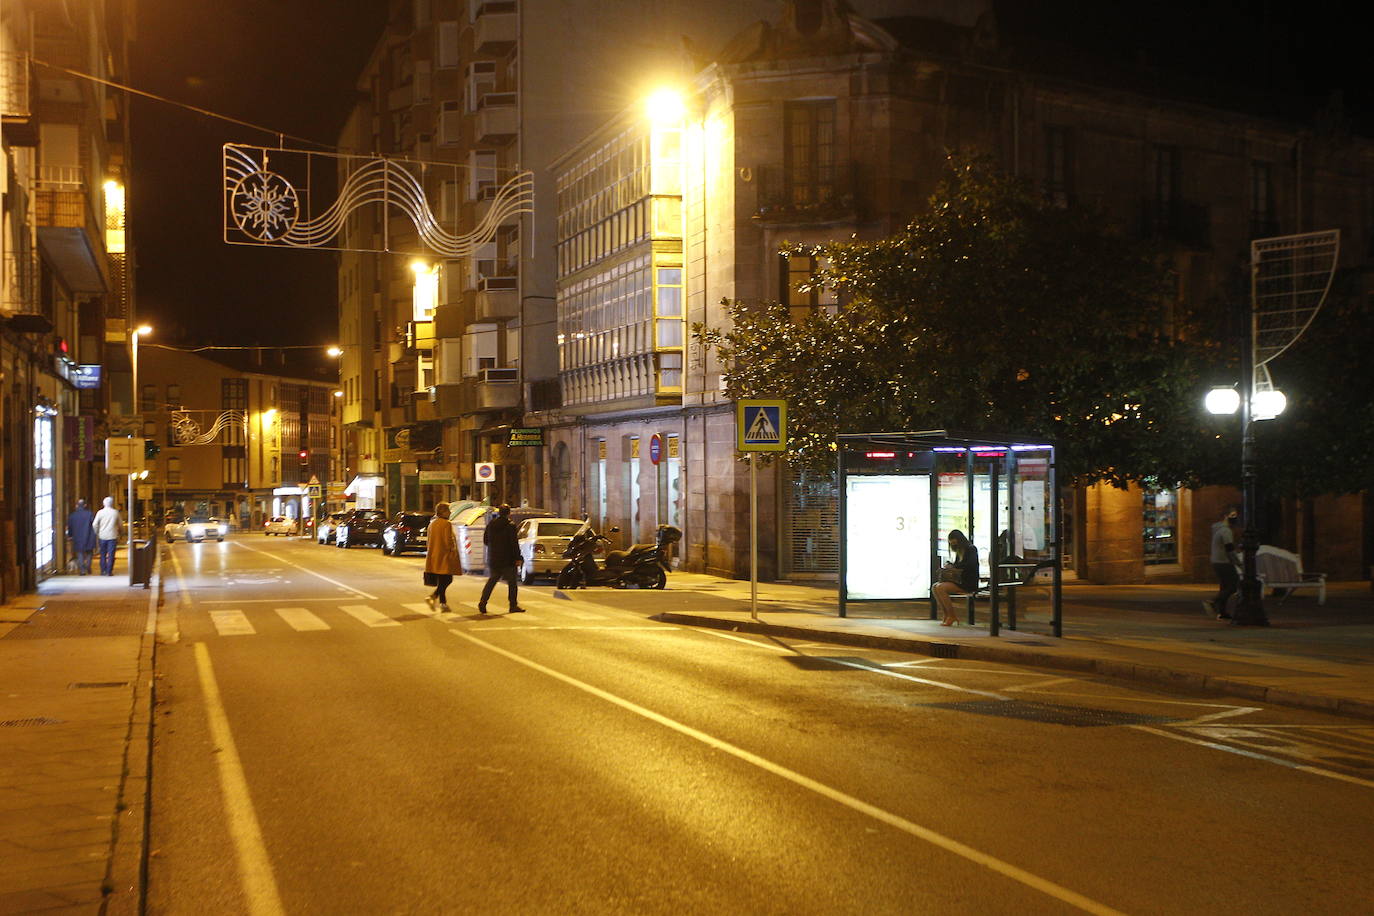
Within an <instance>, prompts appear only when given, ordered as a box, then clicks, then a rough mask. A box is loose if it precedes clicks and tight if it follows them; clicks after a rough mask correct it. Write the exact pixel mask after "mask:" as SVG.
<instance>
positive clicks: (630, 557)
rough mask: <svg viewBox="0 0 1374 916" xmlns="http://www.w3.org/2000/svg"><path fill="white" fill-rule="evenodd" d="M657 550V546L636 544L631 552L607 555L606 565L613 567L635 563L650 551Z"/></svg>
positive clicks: (614, 551)
mask: <svg viewBox="0 0 1374 916" xmlns="http://www.w3.org/2000/svg"><path fill="white" fill-rule="evenodd" d="M657 549H658V547H657V545H655V544H635V545H633V546H632V547H630V549H629V550H612V551H611V552H610V553H608V554H606V563H607V565H612V566H621V565H623V564H626V563H633V562H635V561H636V560H638V559H639V558H640V557H641V556H643V555H644V554H646V553H648V552H649V551H651V550H657Z"/></svg>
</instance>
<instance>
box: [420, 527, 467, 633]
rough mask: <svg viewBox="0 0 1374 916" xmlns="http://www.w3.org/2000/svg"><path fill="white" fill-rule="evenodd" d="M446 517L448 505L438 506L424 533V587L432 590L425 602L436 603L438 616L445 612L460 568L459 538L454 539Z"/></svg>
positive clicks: (430, 604) (432, 605) (431, 604)
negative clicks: (449, 594) (449, 588)
mask: <svg viewBox="0 0 1374 916" xmlns="http://www.w3.org/2000/svg"><path fill="white" fill-rule="evenodd" d="M448 516H449V505H448V503H439V504H437V505H436V506H435V507H434V518H432V519H430V520H429V527H428V528H427V529H426V532H425V542H426V543H425V584H426V585H431V586H433V587H434V591H432V592H430V594H429V597H427V598H425V600H426V601H428V602H429V606H430V607H434V605H435V604H436V603H437V604H438V605H439V613H441V614H447V613H448V610H449V608H448V587H449V585H451V584H452V583H453V577H454V576H455V575H457V574H458V573H460V572H462V569H463V567H462V566H461V565H460V563H459V560H458V539H457V538H456V537H454V536H453V523H452V522H450V521H449V520H448Z"/></svg>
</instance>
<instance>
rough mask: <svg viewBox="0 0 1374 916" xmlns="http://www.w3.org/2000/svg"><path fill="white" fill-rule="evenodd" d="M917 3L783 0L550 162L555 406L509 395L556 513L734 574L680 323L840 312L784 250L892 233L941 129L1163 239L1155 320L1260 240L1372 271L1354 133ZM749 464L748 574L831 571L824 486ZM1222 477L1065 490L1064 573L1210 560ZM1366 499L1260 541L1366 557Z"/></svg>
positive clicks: (1301, 507)
mask: <svg viewBox="0 0 1374 916" xmlns="http://www.w3.org/2000/svg"><path fill="white" fill-rule="evenodd" d="M918 6H923V5H918ZM931 6H932V8H934V7H935V6H937V5H931ZM938 6H943V7H948V8H949V9H948V10H946V11H945V14H944V15H943V16H941V17H935V16H933V15H932V16H928V17H920V16H911V15H907V16H897V17H891V16H888V17H884V16H881V15H878V14H876V13H875V14H872V15H871V16H870V17H865V16H863V15H860V14H859V13H858V12H855V11H854V8H853V7H859V8H860V11H861V12H862V9H861V8H862V4H853V5H848V4H843V3H839V2H834V0H795V2H788V3H786V4H784V13H783V16H782V18H781V20H780V21H778V22H776V23H773V24H769V23H756V24H755V25H753V26H750V27H748V28H746V29H745V30H743V31H742V32H740V33H739V34H737V35H736V37H735V38H734V39H733V40H732V41H731V42H729V43H728V44H727V45H726V46H725V47H724V49H723V50H722V51H721V52H720V53H719V54H718V55H716V56H715V57H714V58H713V59H708V60H702V61H698V63H699V64H701V65H702V66H701V67H700V68H699V69H697V70H696V72H695V74H694V75H692V76H691V77H690V78H687V79H685V80H684V81H683V82H682V83H681V84H680V86H681V88H682V90H683V92H682V99H683V103H682V104H683V107H682V109H681V111H680V112H679V113H678V115H677V118H678V120H677V121H676V122H674V123H672V124H671V125H665V124H664V123H662V122H658V123H655V122H654V121H653V119H652V118H651V116H650V114H649V113H648V112H646V111H645V109H644V108H643V107H642V106H641V105H639V104H634V105H629V106H627V107H626V108H625V109H624V111H623V112H622V113H621V114H620V115H619V116H618V117H615V118H612V119H608V121H607V122H605V123H604V124H603V125H601V126H600V127H599V128H598V129H597V130H595V131H589V132H587V134H586V135H585V136H584V137H583V138H582V139H581V140H580V141H579V142H577V143H575V144H573V145H571V146H570V147H569V148H568V149H567V150H566V151H565V152H564V153H563V154H562V156H561V157H560V158H559V159H558V160H557V161H556V162H554V163H553V168H552V173H553V174H552V176H551V177H552V179H553V180H554V181H555V182H556V185H557V191H558V224H557V228H556V234H555V236H554V242H555V243H556V244H557V260H556V264H557V267H558V279H557V294H556V295H557V320H558V325H557V333H558V338H557V343H558V347H559V352H560V357H561V365H560V374H559V379H560V383H561V391H560V401H561V403H559V404H558V405H557V406H550V405H547V404H544V403H531V404H529V405H528V407H529V411H528V412H527V414H526V417H525V421H524V422H525V424H526V425H528V426H541V427H544V428H545V440H546V442H547V451H548V457H547V462H548V463H547V464H546V465H545V467H544V468H543V469H542V470H543V478H544V489H543V491H542V492H543V494H544V496H543V499H544V501H546V502H547V503H548V504H549V505H550V507H551V508H555V509H557V510H559V511H560V512H566V513H571V514H581V513H583V512H585V513H586V514H588V515H589V516H590V517H592V518H593V519H595V520H600V521H601V523H602V524H604V525H610V524H615V525H618V526H620V527H622V528H623V529H625V531H626V533H627V535H628V536H631V537H635V538H639V539H643V538H645V537H646V536H647V533H648V532H649V531H651V530H652V526H653V524H654V523H656V522H660V521H673V522H674V523H678V524H680V526H681V527H683V528H684V531H685V537H684V539H683V542H682V548H681V550H682V555H683V558H684V563H685V564H686V565H687V566H688V567H689V568H693V569H701V570H707V571H711V572H719V573H724V574H732V575H742V574H746V573H747V570H748V566H747V543H748V542H747V521H748V520H747V492H748V491H747V475H746V474H745V472H744V468H745V465H743V464H742V463H741V462H739V461H738V460H737V457H736V453H735V450H734V435H735V434H734V416H733V409H732V405H731V404H729V403H727V401H726V399H725V397H724V395H723V393H722V391H721V383H720V371H721V367H720V366H719V365H718V364H717V362H716V361H715V358H714V355H713V354H712V353H710V352H703V351H702V350H701V349H700V348H699V347H698V346H697V345H696V343H694V342H693V341H692V340H691V339H690V337H689V336H688V335H685V334H682V333H681V331H680V328H681V327H682V325H683V322H684V321H685V323H686V325H687V326H688V327H690V326H691V325H693V324H696V323H701V324H704V325H707V326H716V327H719V326H722V325H723V324H724V323H725V321H726V315H725V313H724V311H723V309H722V307H721V304H720V303H721V300H722V299H737V300H743V301H746V302H747V301H759V300H764V299H782V300H784V301H786V302H787V303H788V304H789V305H790V306H791V307H792V308H793V309H795V310H806V309H816V308H835V307H836V304H835V303H834V302H833V301H832V300H830V299H828V298H827V296H826V294H825V293H824V292H805V293H804V292H802V291H800V290H799V288H798V284H799V283H800V282H801V281H804V280H806V279H808V278H809V277H810V276H811V271H812V270H813V268H814V266H813V265H810V264H808V263H807V262H806V260H805V259H802V258H795V257H794V258H792V259H783V258H781V257H779V255H778V251H779V248H780V247H781V246H782V244H783V243H784V242H792V243H820V242H824V241H828V240H832V239H845V238H849V237H851V236H856V237H859V238H868V239H873V238H879V237H882V236H885V235H889V234H891V233H893V232H894V231H896V230H897V229H898V228H900V227H901V226H902V225H904V223H905V222H906V221H907V220H908V219H909V218H910V217H911V215H912V214H914V213H916V212H918V211H919V209H920V208H921V207H922V206H924V202H925V201H926V200H927V198H928V196H929V194H930V193H931V191H932V190H933V189H934V185H935V182H936V181H937V180H938V178H939V176H940V174H941V169H942V164H943V162H944V159H945V156H946V152H947V151H948V150H950V149H954V148H968V149H977V150H981V151H984V152H988V153H991V154H993V155H994V156H995V157H996V158H997V159H998V160H999V161H1000V162H1001V163H1002V165H1003V166H1004V167H1005V168H1006V169H1007V170H1009V171H1011V172H1013V173H1015V174H1018V175H1022V176H1026V177H1028V178H1030V179H1032V180H1034V181H1035V182H1036V183H1038V184H1039V185H1040V186H1041V187H1042V188H1043V189H1044V192H1045V194H1046V195H1048V196H1049V198H1050V199H1052V200H1053V201H1055V202H1057V203H1059V204H1060V205H1062V206H1070V207H1071V206H1079V205H1089V206H1092V207H1094V208H1096V209H1098V210H1100V211H1101V212H1103V213H1105V214H1107V215H1108V216H1109V217H1110V218H1111V219H1113V220H1115V221H1116V222H1118V224H1119V225H1120V226H1121V227H1123V228H1124V229H1125V230H1126V231H1128V232H1131V233H1135V234H1138V235H1140V236H1142V237H1148V238H1152V239H1155V240H1158V241H1160V242H1161V243H1162V244H1163V246H1164V248H1165V250H1166V251H1167V253H1168V256H1169V257H1170V258H1171V260H1172V262H1173V266H1174V268H1175V271H1176V274H1177V277H1178V283H1177V290H1176V294H1175V306H1176V308H1175V309H1174V313H1175V314H1176V315H1177V316H1180V317H1179V321H1178V326H1177V327H1173V328H1170V329H1169V330H1170V331H1171V332H1173V333H1178V334H1183V333H1197V332H1198V330H1199V329H1198V328H1196V327H1185V325H1184V323H1183V320H1182V316H1185V315H1194V314H1197V313H1199V312H1202V311H1205V310H1204V309H1203V308H1202V306H1203V305H1204V304H1205V303H1207V302H1209V301H1210V300H1212V299H1213V298H1214V297H1218V296H1219V295H1220V294H1222V293H1225V292H1227V291H1229V287H1228V284H1231V283H1232V282H1233V278H1234V276H1235V275H1236V274H1237V272H1238V271H1239V272H1241V276H1244V275H1245V274H1244V271H1245V270H1246V269H1247V265H1248V256H1249V242H1250V240H1251V239H1254V238H1258V237H1266V236H1274V235H1282V234H1289V233H1296V232H1304V231H1309V230H1317V229H1329V228H1338V229H1340V230H1341V231H1342V234H1343V239H1344V244H1343V246H1342V251H1341V260H1340V266H1341V267H1342V268H1354V269H1356V270H1358V271H1360V272H1361V273H1362V275H1363V276H1365V277H1367V276H1368V254H1369V252H1370V251H1371V250H1374V244H1372V243H1374V207H1371V206H1370V188H1371V186H1374V184H1372V181H1374V144H1371V143H1370V142H1369V141H1368V140H1367V139H1364V138H1360V137H1352V136H1349V135H1347V134H1344V133H1342V132H1340V131H1333V130H1330V129H1324V128H1322V127H1321V126H1318V125H1313V124H1303V123H1290V122H1286V121H1282V120H1278V119H1276V118H1273V117H1263V116H1259V115H1255V114H1252V113H1250V112H1249V111H1248V110H1247V109H1245V108H1244V107H1242V106H1235V105H1230V104H1228V103H1227V102H1225V101H1224V100H1221V99H1207V98H1206V97H1205V96H1206V93H1205V92H1203V93H1199V95H1200V96H1201V98H1199V97H1194V98H1190V99H1186V100H1185V99H1182V98H1179V97H1175V96H1168V95H1165V94H1162V93H1160V92H1152V91H1147V90H1144V89H1142V88H1140V86H1137V85H1132V84H1131V83H1130V82H1129V81H1124V80H1117V81H1114V80H1112V79H1110V78H1102V77H1099V76H1097V75H1095V74H1094V75H1093V76H1092V77H1091V78H1090V77H1089V75H1088V71H1087V70H1086V69H1083V70H1081V71H1075V68H1074V62H1073V60H1072V59H1071V58H1064V57H1053V58H1050V57H1038V56H1037V54H1036V53H1033V52H1032V50H1031V49H1025V48H1016V47H1007V46H1003V45H1001V44H999V36H998V34H997V29H996V24H995V21H994V19H993V17H992V15H991V13H990V11H989V10H987V9H986V8H984V5H981V4H964V5H960V4H943V5H938ZM542 202H543V203H544V204H547V202H548V200H547V198H545V199H544V200H543V201H542ZM1366 282H1367V281H1366ZM1366 294H1367V290H1366ZM679 302H680V303H681V306H680V307H679V306H678V303H679ZM1203 330H1206V331H1211V332H1213V333H1217V332H1222V333H1224V323H1222V322H1217V323H1216V325H1215V326H1214V327H1211V328H1205V329H1203ZM655 442H657V443H658V444H655V445H654V446H653V448H652V449H651V448H650V445H651V444H652V443H655ZM669 456H671V461H672V462H673V463H669ZM765 476H766V477H767V479H768V483H767V485H766V487H765V491H766V492H765V496H764V499H763V503H762V506H761V509H762V517H761V522H762V530H763V534H762V537H763V538H764V541H763V542H764V544H765V545H766V546H768V547H771V548H772V549H765V550H764V551H763V552H762V553H761V556H760V559H761V565H762V567H763V568H762V570H761V573H762V574H763V575H764V576H771V575H778V576H786V577H803V576H833V575H834V572H835V566H836V530H835V529H836V521H837V520H836V518H835V512H834V493H833V489H832V487H831V485H830V483H829V482H828V481H825V480H812V479H808V478H806V477H804V476H801V475H794V474H792V473H790V472H789V471H788V469H787V468H786V467H775V468H774V469H773V470H772V471H770V472H769V473H768V474H767V475H765ZM1234 496H1235V494H1234V493H1233V492H1230V491H1227V490H1225V489H1223V488H1206V489H1202V490H1197V491H1189V490H1186V489H1178V488H1176V487H1172V486H1169V485H1168V484H1167V482H1165V483H1161V484H1160V485H1158V486H1157V487H1155V488H1149V489H1142V488H1140V487H1132V488H1131V489H1129V490H1125V491H1122V490H1115V489H1112V488H1110V487H1106V486H1097V487H1090V488H1079V489H1066V490H1065V492H1063V493H1062V494H1061V497H1062V498H1063V500H1064V505H1065V510H1066V531H1065V534H1066V543H1065V548H1064V552H1065V562H1066V566H1067V567H1068V570H1069V573H1070V575H1077V576H1079V577H1082V578H1086V579H1090V580H1092V581H1095V582H1108V583H1120V582H1141V581H1146V580H1155V579H1157V578H1159V577H1168V578H1176V579H1193V580H1201V579H1207V578H1209V577H1210V567H1209V565H1208V558H1207V533H1208V530H1209V528H1210V525H1211V523H1212V522H1213V521H1214V520H1215V518H1216V517H1217V513H1218V510H1219V509H1220V507H1221V506H1222V505H1223V504H1224V503H1226V502H1228V501H1230V500H1232V499H1234ZM1368 509H1369V503H1368V500H1367V499H1366V498H1365V497H1361V496H1349V497H1329V498H1326V499H1321V500H1313V501H1308V502H1306V503H1302V504H1297V505H1291V506H1287V507H1286V508H1285V512H1284V521H1283V523H1282V525H1281V526H1280V527H1281V529H1282V537H1281V538H1279V539H1278V540H1280V542H1281V544H1282V546H1286V547H1289V548H1291V549H1295V550H1299V551H1301V552H1302V553H1303V555H1304V556H1305V558H1306V560H1307V562H1308V564H1309V566H1310V568H1314V569H1321V570H1323V571H1325V572H1328V573H1329V574H1331V575H1332V576H1335V577H1358V576H1363V575H1364V571H1365V569H1366V567H1367V565H1368V564H1369V562H1370V560H1371V558H1370V557H1369V556H1368V555H1367V549H1368V548H1367V546H1366V545H1367V544H1368V543H1369V542H1370V540H1371V538H1370V532H1371V527H1372V526H1374V519H1371V517H1370V513H1369V511H1368Z"/></svg>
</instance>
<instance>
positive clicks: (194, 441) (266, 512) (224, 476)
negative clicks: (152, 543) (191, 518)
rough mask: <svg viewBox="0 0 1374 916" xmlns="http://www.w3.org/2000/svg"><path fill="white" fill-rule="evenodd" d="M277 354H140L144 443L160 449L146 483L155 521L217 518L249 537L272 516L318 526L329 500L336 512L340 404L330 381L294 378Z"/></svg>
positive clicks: (301, 374)
mask: <svg viewBox="0 0 1374 916" xmlns="http://www.w3.org/2000/svg"><path fill="white" fill-rule="evenodd" d="M281 354H282V351H279V350H278V351H267V354H266V355H267V356H268V357H269V358H266V359H264V358H263V357H264V353H263V351H254V352H253V354H252V357H251V358H245V359H242V360H232V361H229V360H214V359H208V358H206V357H204V356H200V355H198V354H196V353H190V352H186V351H183V350H176V349H171V348H165V347H155V346H154V347H150V346H147V345H146V344H145V345H144V346H143V347H141V348H140V350H139V366H138V382H139V399H140V408H141V410H140V414H141V418H142V430H141V432H140V435H142V436H143V437H144V438H145V440H146V441H147V442H149V443H153V444H154V445H155V446H156V449H155V450H154V449H150V451H155V454H153V455H151V456H150V457H149V459H148V461H147V469H148V471H149V475H148V477H147V479H146V480H145V481H143V484H144V486H145V487H146V488H147V492H148V495H149V502H150V507H149V510H148V515H149V516H150V517H151V518H154V519H160V518H162V517H163V516H164V515H165V514H166V513H167V512H172V513H174V514H181V513H185V514H200V515H214V516H217V517H219V518H226V519H229V520H231V522H232V523H233V524H234V525H235V526H236V527H237V528H240V529H242V530H249V531H252V530H258V529H260V528H261V527H262V525H263V523H264V521H265V520H266V519H269V518H271V517H272V516H274V515H287V516H290V517H292V518H298V519H309V518H314V517H318V515H319V514H320V513H321V512H322V511H324V509H325V506H326V503H327V502H328V500H329V496H330V492H331V490H332V491H333V493H334V504H335V507H336V508H342V503H343V498H344V494H343V490H344V487H345V483H346V482H345V481H344V480H343V467H342V453H341V451H340V448H339V442H340V438H339V402H340V400H342V399H341V398H339V397H336V396H335V391H337V390H338V389H337V388H336V386H335V384H334V382H333V380H332V379H322V378H319V377H314V376H312V375H311V374H310V373H308V372H306V371H304V370H295V371H293V369H292V367H289V366H288V365H287V364H286V362H285V360H284V359H282V358H281ZM271 357H275V359H273V358H271ZM311 481H315V482H316V486H318V487H319V495H318V497H312V496H311V495H310V484H311Z"/></svg>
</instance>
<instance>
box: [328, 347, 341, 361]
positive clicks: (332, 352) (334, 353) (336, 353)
mask: <svg viewBox="0 0 1374 916" xmlns="http://www.w3.org/2000/svg"><path fill="white" fill-rule="evenodd" d="M324 353H325V355H326V356H329V357H332V358H334V359H338V358H339V357H340V356H343V348H342V347H340V346H339V345H338V344H333V345H331V346H330V347H329V349H328V350H325V351H324Z"/></svg>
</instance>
